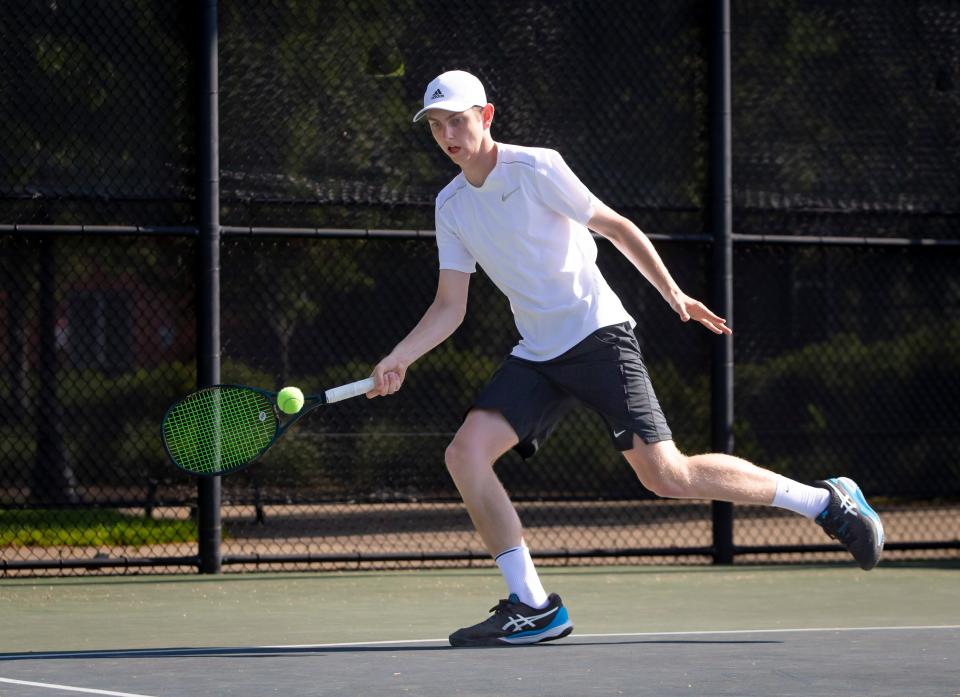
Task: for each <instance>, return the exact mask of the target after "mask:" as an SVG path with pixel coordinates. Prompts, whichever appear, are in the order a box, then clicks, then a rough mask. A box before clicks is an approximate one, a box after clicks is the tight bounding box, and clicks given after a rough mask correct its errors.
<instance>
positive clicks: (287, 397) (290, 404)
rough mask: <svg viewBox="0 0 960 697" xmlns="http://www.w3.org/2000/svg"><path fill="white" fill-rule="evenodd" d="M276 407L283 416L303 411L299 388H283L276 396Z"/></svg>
mask: <svg viewBox="0 0 960 697" xmlns="http://www.w3.org/2000/svg"><path fill="white" fill-rule="evenodd" d="M277 406H278V407H280V411H282V412H283V413H284V414H296V413H297V412H298V411H300V410H301V409H303V392H301V391H300V388H299V387H284V388H283V389H282V390H280V392H279V393H278V394H277Z"/></svg>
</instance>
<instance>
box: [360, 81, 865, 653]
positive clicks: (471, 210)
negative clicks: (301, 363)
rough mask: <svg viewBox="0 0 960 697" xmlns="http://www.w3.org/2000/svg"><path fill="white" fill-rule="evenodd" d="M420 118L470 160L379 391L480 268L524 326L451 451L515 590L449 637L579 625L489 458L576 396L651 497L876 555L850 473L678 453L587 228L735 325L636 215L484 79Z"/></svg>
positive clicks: (689, 316)
mask: <svg viewBox="0 0 960 697" xmlns="http://www.w3.org/2000/svg"><path fill="white" fill-rule="evenodd" d="M424 117H426V120H427V123H428V124H429V126H430V132H431V134H432V135H433V138H434V140H435V141H436V143H437V145H438V146H440V148H441V149H442V150H443V152H444V153H446V155H447V157H449V158H450V160H451V162H453V163H454V164H455V165H456V166H457V167H459V168H460V173H459V174H458V175H457V176H456V177H454V179H453V180H452V181H451V182H450V183H449V184H448V185H447V186H446V187H444V189H443V190H442V191H441V192H440V194H439V195H438V196H437V200H436V234H437V248H438V253H439V267H440V272H439V281H438V285H437V292H436V296H435V298H434V300H433V302H432V303H431V305H430V306H429V307H428V308H427V310H426V312H425V313H424V315H423V317H422V318H421V319H420V321H419V323H418V324H417V325H416V326H415V327H414V328H413V329H412V330H411V331H410V333H409V334H408V335H407V336H406V337H405V338H404V339H403V340H402V341H400V343H399V344H397V345H396V346H395V347H394V349H393V350H392V351H391V352H390V353H389V355H387V356H386V357H385V358H383V360H381V361H380V362H379V363H378V364H377V365H376V366H375V368H374V370H373V375H374V376H375V378H376V384H377V387H376V389H374V390H373V391H371V392H369V393H368V396H369V397H376V396H385V395H389V394H393V393H395V392H396V391H397V390H399V389H400V387H401V385H402V384H403V381H404V378H405V376H406V373H407V369H408V368H409V367H410V366H411V365H412V364H413V363H414V362H415V361H416V360H417V359H418V358H420V357H421V356H423V355H424V354H425V353H427V352H428V351H430V350H431V349H433V348H434V347H436V346H437V345H438V344H440V343H441V342H442V341H444V340H445V339H446V338H447V337H449V336H450V335H451V334H452V333H453V332H454V330H455V329H456V328H457V327H458V326H459V325H460V323H461V322H462V320H463V318H464V314H465V312H466V308H467V290H468V287H469V285H470V275H471V274H472V273H473V272H474V271H476V267H477V265H478V264H479V265H480V266H481V267H482V268H483V270H484V271H485V272H486V274H487V275H488V276H489V277H490V279H491V280H492V281H493V283H494V284H496V286H497V287H498V288H499V289H500V290H501V291H502V292H503V293H504V294H505V295H506V296H507V298H509V300H510V308H511V310H512V312H513V317H514V321H515V322H516V325H517V329H518V330H519V332H520V336H521V339H520V342H519V343H518V344H517V345H516V346H515V347H514V348H513V350H512V352H511V354H510V355H509V356H508V357H507V358H506V359H505V360H504V362H503V363H502V364H501V365H500V367H499V368H498V369H497V371H496V372H495V373H494V374H493V376H492V377H491V379H490V381H489V383H488V384H487V385H486V386H485V387H484V389H483V390H482V391H481V392H480V394H479V395H478V396H477V398H476V401H475V402H474V403H473V405H472V407H471V408H470V410H469V411H468V412H467V414H466V416H465V417H464V420H463V423H462V425H461V426H460V428H459V430H458V431H457V433H456V435H455V436H454V438H453V441H452V442H451V443H450V445H449V446H448V447H447V450H446V454H445V459H446V465H447V468H448V469H449V472H450V475H451V476H452V478H453V481H454V482H455V484H456V486H457V488H458V490H459V492H460V495H461V496H462V497H463V501H464V503H465V504H466V507H467V510H468V511H469V513H470V517H471V519H472V521H473V523H474V525H475V526H476V528H477V531H478V532H479V534H480V537H481V538H482V540H483V542H484V545H485V546H486V548H487V550H488V551H489V552H490V554H491V555H492V556H493V558H494V559H495V560H496V563H497V565H498V566H499V567H500V570H501V572H502V574H503V577H504V579H505V581H506V585H507V589H508V597H507V598H506V599H505V600H501V601H500V602H499V604H498V605H497V606H496V607H494V608H492V610H491V612H492V613H493V614H492V616H490V617H489V618H487V619H486V620H485V621H483V622H480V623H479V624H476V625H474V626H472V627H465V628H463V629H459V630H457V631H456V632H454V633H453V634H452V635H451V636H450V643H451V644H453V645H454V646H484V645H499V644H529V643H535V642H540V641H549V640H551V639H558V638H560V637H563V636H566V635H567V634H569V633H570V632H571V631H572V629H573V624H572V622H571V620H570V616H569V614H568V612H567V610H566V608H565V607H564V605H563V603H562V601H561V599H560V597H559V596H558V595H556V594H555V593H552V594H550V595H548V594H547V593H546V591H545V590H544V588H543V585H542V584H541V582H540V578H539V576H538V574H537V571H536V569H535V568H534V565H533V562H532V561H531V558H530V551H529V549H528V548H527V546H526V545H525V544H524V540H523V532H522V528H521V525H520V519H519V517H518V515H517V513H516V510H515V509H514V507H513V504H512V503H511V501H510V499H509V497H508V495H507V493H506V491H505V490H504V488H503V486H502V485H501V483H500V481H499V479H498V478H497V476H496V473H495V472H494V463H495V462H496V461H497V460H498V459H499V458H500V457H501V456H502V455H504V454H505V453H506V452H508V451H509V450H510V449H511V448H513V449H515V450H517V451H518V452H519V453H520V455H521V456H522V457H523V458H529V457H531V456H533V455H534V454H535V453H536V452H537V450H538V449H539V448H541V447H543V444H544V442H545V441H546V440H547V437H548V436H549V435H550V433H551V431H552V430H553V429H554V427H555V426H556V425H557V424H558V422H559V421H560V420H561V418H562V417H563V415H564V414H565V413H566V412H567V411H568V410H569V409H570V408H571V407H573V406H574V405H575V404H577V403H582V404H584V405H586V406H587V407H589V408H590V409H593V410H594V411H596V412H597V413H599V414H600V416H602V417H603V419H604V420H605V422H606V427H607V431H608V433H609V435H610V438H611V440H612V442H613V445H614V447H616V448H617V449H619V450H620V451H622V452H623V455H624V457H625V458H626V460H627V462H628V463H629V464H630V466H631V467H632V468H633V470H634V471H635V472H636V474H637V476H638V477H639V478H640V481H641V483H642V484H643V485H644V486H645V487H646V488H647V489H649V490H650V491H652V492H654V493H655V494H657V495H659V496H664V497H670V498H692V499H713V500H718V501H732V502H734V503H742V504H762V505H772V506H777V507H779V508H783V509H787V510H790V511H794V512H796V513H799V514H800V515H803V516H806V517H807V518H810V519H811V520H813V521H815V522H816V523H818V524H819V525H820V526H821V527H822V528H823V529H824V530H825V531H826V533H827V534H828V535H830V537H833V538H836V539H839V540H840V542H842V543H843V544H844V545H845V547H846V548H847V549H848V550H849V551H850V553H851V554H852V555H853V557H854V558H855V559H856V561H857V562H859V564H860V566H861V568H863V569H871V568H873V567H874V566H876V564H877V562H879V560H880V554H881V551H882V549H883V527H882V524H881V522H880V518H879V517H878V516H877V514H876V513H875V512H874V511H873V509H872V508H871V507H870V506H869V505H868V503H867V501H866V499H865V498H864V496H863V494H862V493H861V491H860V488H859V487H858V486H857V485H856V484H855V483H854V482H853V481H852V480H850V479H848V478H845V477H839V478H834V479H827V480H825V481H817V482H814V483H813V484H812V485H807V484H801V483H799V482H795V481H791V480H789V479H787V478H786V477H782V476H780V475H778V474H775V473H773V472H771V471H769V470H765V469H761V468H760V467H757V466H756V465H753V464H751V463H749V462H747V461H745V460H742V459H740V458H737V457H733V456H730V455H725V454H720V453H711V454H704V455H693V456H688V455H685V454H683V453H681V452H680V451H679V450H678V449H677V446H676V445H675V444H674V442H673V437H672V435H671V433H670V428H669V426H668V425H667V420H666V419H665V418H664V415H663V412H662V411H661V408H660V404H659V403H658V401H657V397H656V395H655V393H654V390H653V386H652V385H651V382H650V378H649V376H648V375H647V370H646V367H645V366H644V363H643V359H642V357H641V354H640V348H639V346H638V343H637V340H636V338H635V336H634V334H633V328H634V326H635V322H634V320H633V318H632V317H631V316H630V315H629V314H628V313H627V311H626V310H625V309H624V307H623V304H622V303H621V302H620V299H619V298H618V297H617V295H616V294H615V293H614V292H613V291H612V290H611V289H610V287H609V286H608V285H607V282H606V281H605V280H604V278H603V275H602V274H601V273H600V270H599V269H598V268H597V265H596V257H597V247H596V244H595V242H594V239H593V238H592V236H591V235H590V232H589V230H594V231H596V232H597V233H599V234H600V235H602V236H603V237H605V238H606V239H608V240H609V241H610V242H611V243H613V245H614V246H615V247H616V248H617V249H618V250H619V251H620V252H621V253H622V254H623V255H624V256H625V257H626V258H627V259H629V260H630V262H632V263H633V265H634V266H635V267H636V268H637V269H638V270H639V271H640V273H641V274H642V275H643V276H644V277H645V278H646V279H647V280H648V281H649V282H650V283H652V284H653V286H654V287H655V288H656V289H657V290H658V291H659V292H660V294H661V295H662V296H663V299H664V300H665V301H666V302H667V303H669V304H670V307H672V308H673V310H674V311H675V312H676V313H677V315H679V317H680V320H681V321H683V322H688V321H694V322H698V323H699V324H701V325H703V326H704V327H705V328H706V329H708V330H709V331H711V332H713V333H715V334H730V333H731V330H730V327H728V326H727V323H726V320H725V319H723V318H722V317H718V316H717V315H715V314H714V313H713V312H711V311H710V310H709V309H708V308H707V307H706V306H704V305H703V303H701V302H700V301H698V300H695V299H693V298H691V297H689V296H687V295H686V294H685V293H684V292H683V291H682V290H681V289H680V288H679V287H678V286H677V284H676V283H675V282H674V280H673V278H672V277H671V275H670V273H669V272H668V270H667V268H666V267H665V266H664V263H663V261H662V260H661V259H660V256H659V255H658V254H657V251H656V250H655V249H654V247H653V245H652V244H651V243H650V241H649V239H648V238H647V237H646V236H645V235H644V234H643V232H641V231H640V229H639V228H637V226H636V225H634V224H633V223H632V222H631V221H629V220H627V219H626V218H624V217H623V216H621V215H619V214H618V213H616V212H615V211H614V210H612V209H611V208H609V207H608V206H606V205H605V204H604V203H603V202H601V201H600V200H599V199H598V198H597V197H596V196H594V195H593V194H592V193H591V192H590V191H589V190H588V189H587V187H586V186H584V184H583V183H581V182H580V180H579V179H578V178H577V177H576V175H575V174H574V173H573V172H572V171H571V170H570V168H569V167H568V166H567V164H566V162H564V160H563V158H562V157H561V156H560V154H559V153H557V152H556V151H553V150H547V149H542V148H532V147H521V146H517V145H508V144H506V143H498V142H496V141H495V140H494V139H493V136H492V134H491V130H490V128H491V124H492V123H493V117H494V106H493V104H490V103H489V102H488V101H487V97H486V93H485V91H484V88H483V85H482V84H481V82H480V81H479V80H478V79H477V78H476V77H474V76H473V75H471V74H469V73H466V72H463V71H458V70H455V71H451V72H445V73H443V74H442V75H440V76H438V77H437V78H435V79H434V80H433V81H432V82H430V84H429V85H428V86H427V89H426V92H425V93H424V96H423V108H422V109H420V111H418V112H417V113H416V115H415V116H414V118H413V120H414V121H419V120H420V119H422V118H424Z"/></svg>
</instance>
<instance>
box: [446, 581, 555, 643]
mask: <svg viewBox="0 0 960 697" xmlns="http://www.w3.org/2000/svg"><path fill="white" fill-rule="evenodd" d="M547 600H548V601H549V603H548V604H547V606H546V607H545V608H543V609H541V610H538V609H537V608H533V607H530V606H529V605H526V604H524V603H521V602H520V598H518V597H517V595H516V594H515V593H511V594H510V597H509V598H507V599H506V600H501V601H500V602H499V603H498V604H497V605H496V606H495V607H492V608H490V612H492V613H493V615H491V616H490V617H488V618H487V619H485V620H484V621H483V622H480V623H479V624H475V625H473V626H472V627H464V628H463V629H458V630H457V631H455V632H454V633H453V634H451V635H450V644H451V645H453V646H504V645H510V644H536V643H538V642H541V641H553V640H554V639H560V638H562V637H565V636H567V635H568V634H569V633H570V632H572V631H573V622H571V621H570V615H569V614H568V613H567V608H565V607H564V606H563V601H562V600H560V596H559V595H557V594H556V593H551V594H550V596H549V597H548V598H547Z"/></svg>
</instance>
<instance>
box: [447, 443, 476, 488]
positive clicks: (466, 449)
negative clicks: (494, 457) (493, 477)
mask: <svg viewBox="0 0 960 697" xmlns="http://www.w3.org/2000/svg"><path fill="white" fill-rule="evenodd" d="M482 460H483V458H482V457H481V456H480V455H479V453H478V452H477V449H476V448H473V447H471V446H470V443H469V442H467V441H465V440H463V439H460V438H454V439H453V441H452V442H451V443H450V445H448V446H447V449H446V451H444V454H443V461H444V463H446V465H447V470H448V471H449V472H450V474H451V475H452V476H453V478H454V479H457V477H458V476H459V475H462V474H466V473H468V472H470V471H471V470H473V469H475V468H476V467H478V466H483V462H482Z"/></svg>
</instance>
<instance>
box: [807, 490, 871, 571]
mask: <svg viewBox="0 0 960 697" xmlns="http://www.w3.org/2000/svg"><path fill="white" fill-rule="evenodd" d="M813 486H818V487H820V488H821V489H826V490H827V491H829V492H830V503H828V504H827V507H826V508H825V509H823V512H822V513H821V514H820V515H818V516H817V517H816V519H815V520H816V522H817V524H818V525H819V526H820V527H822V528H823V529H824V531H825V532H826V533H827V534H828V535H829V536H830V537H832V538H833V539H835V540H839V541H840V542H841V543H842V544H843V546H844V547H846V548H847V551H849V552H850V554H852V555H853V558H854V559H856V560H857V563H859V564H860V568H861V569H863V570H865V571H869V570H870V569H872V568H873V567H875V566H876V565H877V564H878V563H879V562H880V555H881V554H882V553H883V523H881V522H880V516H878V515H877V512H876V511H874V510H873V509H872V508H870V504H869V503H867V499H866V498H864V496H863V492H862V491H860V487H859V486H857V483H856V482H854V481H853V480H852V479H848V478H847V477H836V478H834V479H826V480H823V481H817V482H814V483H813Z"/></svg>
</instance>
